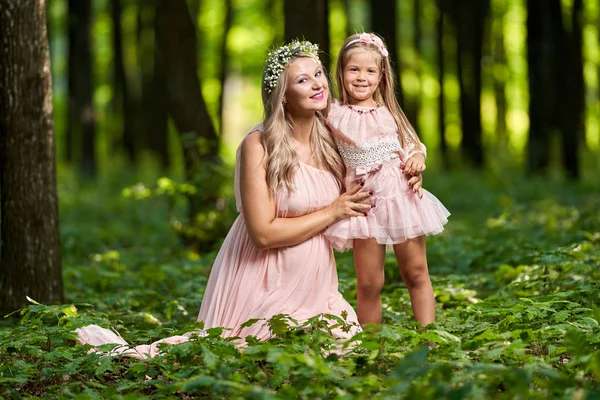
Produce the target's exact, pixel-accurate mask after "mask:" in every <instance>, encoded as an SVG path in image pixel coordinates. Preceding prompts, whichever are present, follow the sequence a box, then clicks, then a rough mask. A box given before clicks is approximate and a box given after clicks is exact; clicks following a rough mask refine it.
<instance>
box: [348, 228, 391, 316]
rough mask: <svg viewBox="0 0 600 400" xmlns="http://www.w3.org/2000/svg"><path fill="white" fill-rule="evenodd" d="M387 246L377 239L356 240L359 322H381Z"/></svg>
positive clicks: (355, 260) (355, 266)
mask: <svg viewBox="0 0 600 400" xmlns="http://www.w3.org/2000/svg"><path fill="white" fill-rule="evenodd" d="M384 262H385V246H384V245H381V244H379V243H377V241H376V240H375V239H363V240H354V268H355V269H356V289H357V305H358V322H360V324H361V325H363V326H364V325H365V324H381V289H383V283H384V270H383V265H384Z"/></svg>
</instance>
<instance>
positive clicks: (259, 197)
mask: <svg viewBox="0 0 600 400" xmlns="http://www.w3.org/2000/svg"><path fill="white" fill-rule="evenodd" d="M261 137H262V132H253V133H251V134H250V135H248V136H247V137H246V139H245V140H244V143H243V144H242V151H241V155H240V160H238V162H240V163H241V164H240V189H241V202H242V210H243V213H244V220H245V222H246V228H247V230H248V235H249V237H250V240H252V243H254V245H255V246H256V247H258V248H260V249H270V248H276V247H283V246H292V245H295V244H299V243H302V242H304V241H305V240H308V239H309V238H311V237H312V236H314V235H316V234H317V233H319V232H321V231H323V230H324V229H325V228H327V226H329V225H331V224H333V223H335V222H337V221H339V220H340V219H342V218H345V217H348V216H364V215H365V213H366V212H367V211H368V210H370V209H371V205H369V204H361V203H359V202H361V201H363V200H365V199H367V198H368V197H369V193H364V192H361V193H356V192H358V190H359V189H360V187H361V186H360V185H356V186H355V187H353V188H352V189H351V191H348V192H346V193H344V194H342V195H341V196H340V197H338V198H337V199H336V200H335V201H334V202H333V203H332V204H330V205H329V206H327V207H325V208H323V209H321V210H319V211H315V212H312V213H310V214H306V215H303V216H301V217H294V218H278V217H277V216H276V210H275V196H274V195H273V193H272V191H271V189H269V186H268V185H267V174H266V168H265V167H266V165H265V162H266V157H265V151H264V148H263V146H262V143H261Z"/></svg>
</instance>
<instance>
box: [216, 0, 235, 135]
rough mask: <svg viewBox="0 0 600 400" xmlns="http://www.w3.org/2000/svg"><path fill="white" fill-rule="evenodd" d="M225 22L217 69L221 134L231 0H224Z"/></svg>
mask: <svg viewBox="0 0 600 400" xmlns="http://www.w3.org/2000/svg"><path fill="white" fill-rule="evenodd" d="M223 7H225V22H224V23H223V41H222V42H221V70H220V71H219V82H221V92H220V93H219V120H220V130H221V136H222V135H223V120H224V116H223V99H224V97H225V81H226V79H227V71H228V69H229V68H228V67H229V57H228V54H229V53H228V51H227V38H228V37H229V31H230V29H231V24H232V23H233V4H232V0H225V1H224V4H223Z"/></svg>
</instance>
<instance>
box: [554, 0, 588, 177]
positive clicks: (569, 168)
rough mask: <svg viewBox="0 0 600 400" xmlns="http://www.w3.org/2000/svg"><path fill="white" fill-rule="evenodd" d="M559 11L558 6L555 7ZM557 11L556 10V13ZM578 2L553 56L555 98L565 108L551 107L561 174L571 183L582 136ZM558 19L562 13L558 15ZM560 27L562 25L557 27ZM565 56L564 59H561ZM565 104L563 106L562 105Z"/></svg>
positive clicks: (577, 172) (575, 174)
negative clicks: (556, 122)
mask: <svg viewBox="0 0 600 400" xmlns="http://www.w3.org/2000/svg"><path fill="white" fill-rule="evenodd" d="M558 6H559V7H560V4H558ZM559 11H560V10H559ZM582 13H583V4H582V0H574V2H573V9H572V24H571V28H572V30H571V32H567V31H565V30H564V29H563V32H562V33H563V34H562V35H561V36H560V39H559V40H560V43H559V44H558V47H557V52H556V64H557V66H558V68H557V71H556V72H557V74H556V78H555V82H557V83H558V84H559V88H560V90H561V95H560V96H558V97H557V99H558V98H562V99H569V101H568V102H566V104H558V101H557V102H556V104H555V112H556V113H560V127H559V128H560V134H561V144H562V146H561V147H562V153H563V161H564V166H565V170H566V172H567V175H568V176H569V178H571V179H578V178H579V176H580V168H579V144H580V142H581V138H582V136H584V134H583V133H584V132H585V129H584V120H583V117H584V111H585V101H584V87H585V86H584V80H583V52H582V51H583V48H582V40H581V36H582V30H583V28H582ZM559 15H560V16H562V13H561V14H559ZM554 24H557V25H558V26H562V25H563V24H562V23H561V24H558V23H557V22H555V23H554ZM554 24H553V26H554ZM561 54H566V55H567V56H566V57H564V56H561ZM562 103H565V102H562Z"/></svg>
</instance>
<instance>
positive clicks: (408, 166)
mask: <svg viewBox="0 0 600 400" xmlns="http://www.w3.org/2000/svg"><path fill="white" fill-rule="evenodd" d="M400 168H402V169H403V170H404V173H405V174H409V175H415V174H417V173H421V172H423V171H425V169H426V168H427V167H426V166H425V156H423V154H421V153H415V154H413V155H412V156H411V157H410V158H409V159H408V160H406V162H402V163H400Z"/></svg>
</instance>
